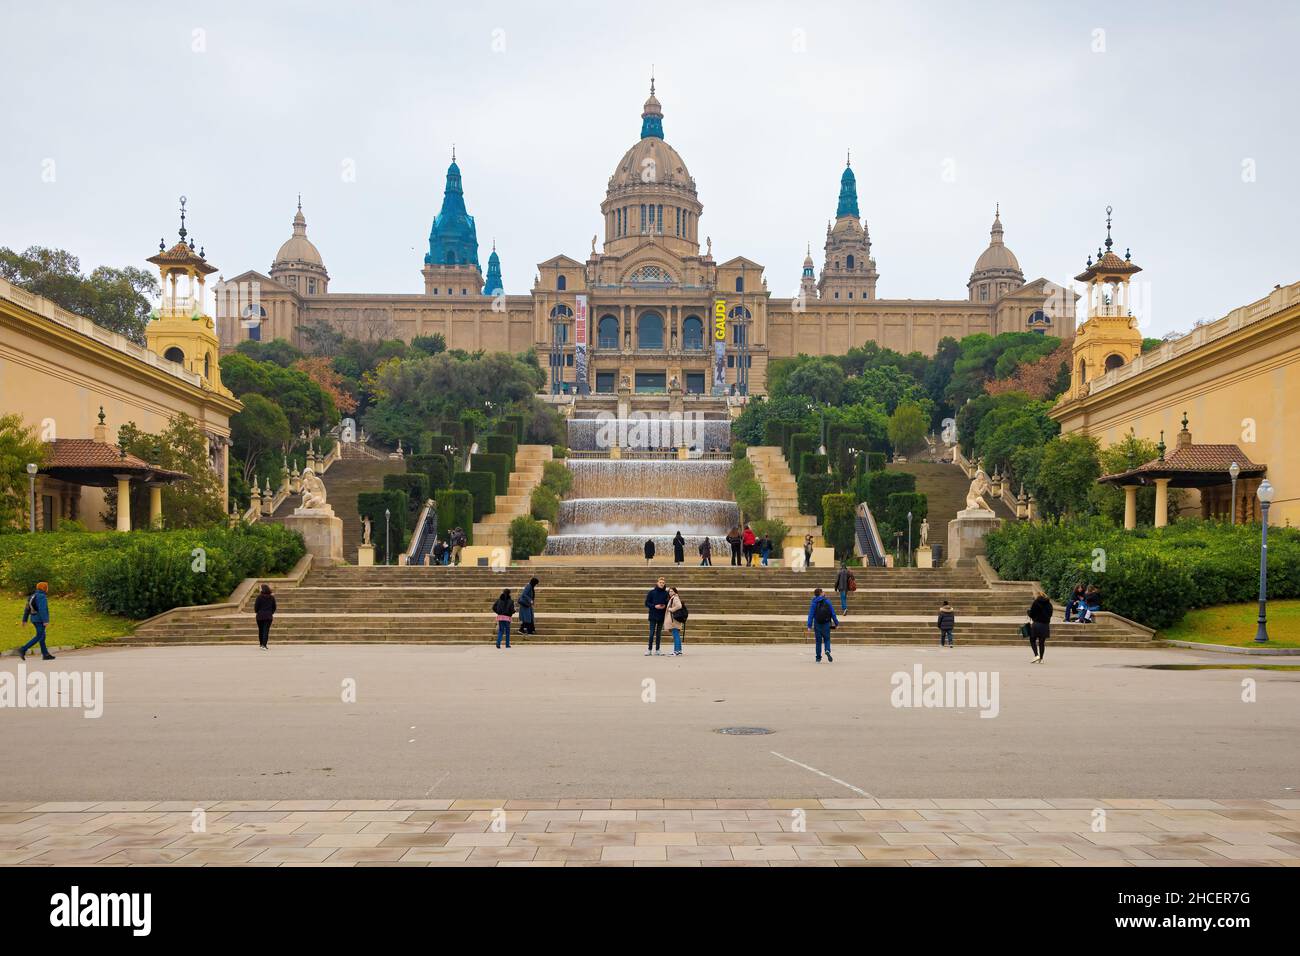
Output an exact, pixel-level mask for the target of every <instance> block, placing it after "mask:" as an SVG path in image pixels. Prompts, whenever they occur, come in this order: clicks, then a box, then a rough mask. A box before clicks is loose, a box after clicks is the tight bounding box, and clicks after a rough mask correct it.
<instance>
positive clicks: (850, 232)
mask: <svg viewBox="0 0 1300 956" xmlns="http://www.w3.org/2000/svg"><path fill="white" fill-rule="evenodd" d="M876 278H877V273H876V260H875V259H873V258H871V236H870V234H869V233H868V231H867V227H866V224H865V223H863V222H861V221H860V217H859V214H858V184H857V179H856V178H855V177H854V175H853V164H852V160H851V158H849V159H846V161H845V164H844V173H843V174H842V175H841V176H840V201H839V205H838V206H837V207H836V209H835V222H834V223H833V224H828V225H827V226H826V258H825V262H824V263H823V265H822V275H821V280H820V281H819V282H818V283H817V290H818V292H819V293H820V296H821V298H823V299H843V300H849V299H854V300H862V299H868V300H869V299H874V298H875V297H876Z"/></svg>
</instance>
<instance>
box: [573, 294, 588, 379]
mask: <svg viewBox="0 0 1300 956" xmlns="http://www.w3.org/2000/svg"><path fill="white" fill-rule="evenodd" d="M574 306H575V308H574V310H573V379H574V381H575V382H576V383H577V385H578V394H579V395H586V394H587V392H588V388H587V297H586V296H585V295H580V296H578V297H577V302H575V303H574Z"/></svg>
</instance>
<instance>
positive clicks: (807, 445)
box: [785, 432, 817, 477]
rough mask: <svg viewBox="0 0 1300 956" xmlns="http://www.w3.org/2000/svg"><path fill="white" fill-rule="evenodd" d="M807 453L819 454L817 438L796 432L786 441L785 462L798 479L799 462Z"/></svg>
mask: <svg viewBox="0 0 1300 956" xmlns="http://www.w3.org/2000/svg"><path fill="white" fill-rule="evenodd" d="M806 451H810V452H813V453H814V454H816V452H817V436H816V435H812V434H809V433H808V432H795V433H794V434H792V435H790V437H789V438H787V439H786V445H785V461H786V464H787V465H789V466H790V470H791V471H792V472H794V473H795V477H798V471H799V462H800V460H801V459H802V457H803V453H804V452H806Z"/></svg>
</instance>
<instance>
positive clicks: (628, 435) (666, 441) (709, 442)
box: [568, 414, 731, 451]
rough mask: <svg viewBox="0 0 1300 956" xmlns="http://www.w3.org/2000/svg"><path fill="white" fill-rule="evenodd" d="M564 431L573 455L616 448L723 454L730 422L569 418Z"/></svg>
mask: <svg viewBox="0 0 1300 956" xmlns="http://www.w3.org/2000/svg"><path fill="white" fill-rule="evenodd" d="M568 430H569V447H570V448H572V449H573V450H574V451H603V450H608V449H610V448H613V447H616V446H617V447H619V448H631V449H636V450H638V451H651V450H667V449H670V448H694V449H696V450H698V451H726V450H727V449H728V448H730V447H731V422H730V421H727V420H718V419H709V418H702V417H698V416H680V415H679V416H670V415H665V416H662V417H661V416H655V415H651V414H642V415H640V416H638V417H635V418H610V417H599V418H571V419H569V422H568Z"/></svg>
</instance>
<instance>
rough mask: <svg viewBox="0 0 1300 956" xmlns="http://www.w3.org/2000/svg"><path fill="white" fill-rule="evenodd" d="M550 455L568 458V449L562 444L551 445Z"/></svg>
mask: <svg viewBox="0 0 1300 956" xmlns="http://www.w3.org/2000/svg"><path fill="white" fill-rule="evenodd" d="M551 456H552V457H553V458H568V457H569V449H567V448H565V447H564V446H563V445H552V446H551Z"/></svg>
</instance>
